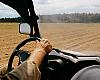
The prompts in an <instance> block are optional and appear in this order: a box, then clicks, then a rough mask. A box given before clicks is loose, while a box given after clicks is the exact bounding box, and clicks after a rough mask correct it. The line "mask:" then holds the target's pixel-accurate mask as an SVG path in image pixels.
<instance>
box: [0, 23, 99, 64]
mask: <svg viewBox="0 0 100 80" xmlns="http://www.w3.org/2000/svg"><path fill="white" fill-rule="evenodd" d="M18 25H19V24H18V23H0V66H1V65H5V64H7V61H8V59H9V56H10V55H11V53H12V51H13V49H14V48H15V47H16V45H17V44H18V43H20V41H22V40H24V39H26V38H27V37H28V36H26V35H22V34H19V33H18ZM39 26H40V31H41V36H42V37H44V38H47V39H49V40H50V41H51V43H52V45H53V46H54V47H56V48H61V49H66V50H73V51H78V52H83V53H86V54H88V53H89V54H100V24H94V23H88V24H82V23H66V24H65V23H42V24H39ZM31 44H32V43H30V44H28V45H27V46H26V48H28V49H29V50H30V51H32V50H33V48H32V47H34V46H33V44H35V43H33V44H32V45H31Z"/></svg>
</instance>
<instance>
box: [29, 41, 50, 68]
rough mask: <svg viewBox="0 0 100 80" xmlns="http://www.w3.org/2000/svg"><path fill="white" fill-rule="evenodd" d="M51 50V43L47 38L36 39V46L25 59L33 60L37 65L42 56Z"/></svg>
mask: <svg viewBox="0 0 100 80" xmlns="http://www.w3.org/2000/svg"><path fill="white" fill-rule="evenodd" d="M51 50H52V45H51V44H50V42H49V41H48V40H47V39H41V41H40V42H39V41H36V48H35V50H34V51H33V52H31V55H30V57H29V58H28V60H27V61H34V62H35V63H36V65H37V66H38V67H39V66H40V64H41V62H42V60H43V58H44V56H45V55H46V54H48V53H49V52H50V51H51Z"/></svg>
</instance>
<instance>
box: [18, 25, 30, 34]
mask: <svg viewBox="0 0 100 80" xmlns="http://www.w3.org/2000/svg"><path fill="white" fill-rule="evenodd" d="M19 33H21V34H28V35H29V34H30V33H31V28H30V25H29V24H28V23H21V24H20V25H19Z"/></svg>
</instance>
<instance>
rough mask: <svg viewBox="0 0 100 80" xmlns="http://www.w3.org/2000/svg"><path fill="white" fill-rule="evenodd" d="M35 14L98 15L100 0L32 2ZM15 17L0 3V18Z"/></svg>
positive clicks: (12, 12)
mask: <svg viewBox="0 0 100 80" xmlns="http://www.w3.org/2000/svg"><path fill="white" fill-rule="evenodd" d="M33 3H34V6H35V11H36V13H37V14H41V15H48V14H63V13H100V0H33ZM9 16H10V17H17V16H19V15H18V14H17V12H16V11H15V10H13V9H11V8H9V7H8V6H4V4H2V3H0V17H9Z"/></svg>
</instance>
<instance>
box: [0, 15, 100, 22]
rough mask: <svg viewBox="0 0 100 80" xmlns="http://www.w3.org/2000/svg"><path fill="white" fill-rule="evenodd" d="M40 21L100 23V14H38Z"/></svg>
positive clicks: (11, 20) (16, 20) (20, 20)
mask: <svg viewBox="0 0 100 80" xmlns="http://www.w3.org/2000/svg"><path fill="white" fill-rule="evenodd" d="M0 22H23V19H22V18H21V17H17V18H1V19H0ZM39 22H40V23H100V14H97V13H95V14H92V13H72V14H54V15H39Z"/></svg>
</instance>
